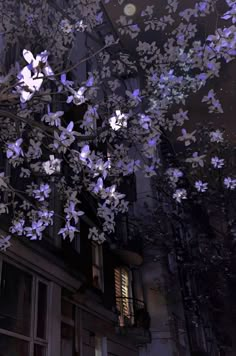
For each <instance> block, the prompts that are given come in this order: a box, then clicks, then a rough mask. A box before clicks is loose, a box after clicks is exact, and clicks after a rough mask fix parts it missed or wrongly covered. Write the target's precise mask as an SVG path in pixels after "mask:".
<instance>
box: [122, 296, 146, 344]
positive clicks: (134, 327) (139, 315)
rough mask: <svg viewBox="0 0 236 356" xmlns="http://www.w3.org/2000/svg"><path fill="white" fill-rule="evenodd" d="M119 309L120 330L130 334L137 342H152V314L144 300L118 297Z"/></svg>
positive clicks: (124, 333)
mask: <svg viewBox="0 0 236 356" xmlns="http://www.w3.org/2000/svg"><path fill="white" fill-rule="evenodd" d="M116 305H117V310H118V328H117V330H118V332H119V333H120V334H122V335H126V336H127V335H128V336H129V337H130V338H132V339H133V340H134V341H135V342H136V344H138V345H142V344H146V343H149V342H151V333H150V331H149V327H150V316H149V314H148V312H147V309H146V305H145V303H144V302H143V301H141V300H138V299H134V298H128V297H116Z"/></svg>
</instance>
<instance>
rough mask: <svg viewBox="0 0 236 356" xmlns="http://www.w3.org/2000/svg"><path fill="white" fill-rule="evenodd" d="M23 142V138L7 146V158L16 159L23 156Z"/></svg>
mask: <svg viewBox="0 0 236 356" xmlns="http://www.w3.org/2000/svg"><path fill="white" fill-rule="evenodd" d="M22 142H23V140H22V138H19V139H18V140H16V142H14V143H8V144H7V158H11V159H16V158H17V157H19V156H23V151H22V148H21V144H22Z"/></svg>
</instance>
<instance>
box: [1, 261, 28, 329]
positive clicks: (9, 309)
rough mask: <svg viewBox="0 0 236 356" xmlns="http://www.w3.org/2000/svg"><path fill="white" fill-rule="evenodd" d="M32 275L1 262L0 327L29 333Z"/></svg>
mask: <svg viewBox="0 0 236 356" xmlns="http://www.w3.org/2000/svg"><path fill="white" fill-rule="evenodd" d="M31 290H32V276H30V275H29V274H28V273H26V272H23V271H21V270H20V269H18V268H16V267H15V266H13V265H11V264H8V263H5V262H3V265H2V278H1V287H0V328H2V329H7V330H10V331H13V332H17V333H19V334H24V335H29V334H30V313H31Z"/></svg>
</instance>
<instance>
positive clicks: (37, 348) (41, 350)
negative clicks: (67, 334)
mask: <svg viewBox="0 0 236 356" xmlns="http://www.w3.org/2000/svg"><path fill="white" fill-rule="evenodd" d="M0 356H1V354H0ZM34 356H46V349H45V347H44V346H41V345H34Z"/></svg>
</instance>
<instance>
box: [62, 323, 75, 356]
mask: <svg viewBox="0 0 236 356" xmlns="http://www.w3.org/2000/svg"><path fill="white" fill-rule="evenodd" d="M74 344H75V332H74V328H73V326H70V325H67V324H65V323H62V324H61V356H65V355H66V356H73V355H74Z"/></svg>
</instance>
